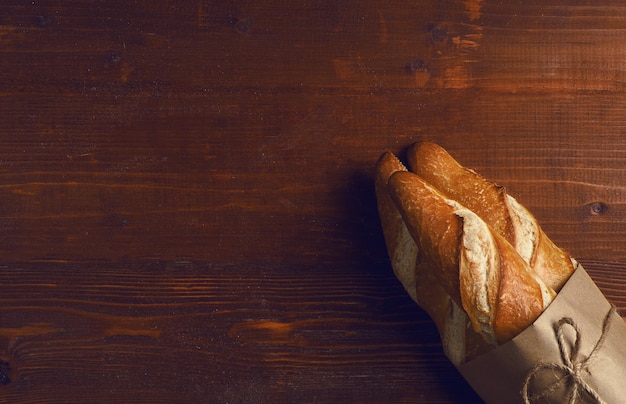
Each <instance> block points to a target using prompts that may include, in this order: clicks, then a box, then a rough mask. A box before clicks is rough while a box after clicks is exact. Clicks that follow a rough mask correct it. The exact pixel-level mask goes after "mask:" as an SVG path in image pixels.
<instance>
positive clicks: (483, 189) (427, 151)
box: [407, 142, 576, 292]
mask: <svg viewBox="0 0 626 404" xmlns="http://www.w3.org/2000/svg"><path fill="white" fill-rule="evenodd" d="M407 157H408V161H409V167H410V168H411V171H412V172H414V173H416V174H417V175H419V176H420V177H422V178H423V179H424V180H425V181H427V182H428V183H429V184H431V185H432V186H433V187H435V188H437V189H438V190H439V191H440V192H441V193H442V194H444V195H445V196H446V197H448V198H450V199H453V200H456V201H457V202H459V203H460V204H461V205H463V206H465V207H466V208H468V209H469V210H471V211H473V212H474V213H476V214H477V215H478V216H480V217H481V218H482V219H483V220H484V221H485V222H486V223H487V224H488V225H489V226H491V228H492V229H493V230H494V231H495V232H497V233H499V234H500V235H502V236H503V237H504V238H505V239H506V240H507V241H509V242H510V243H511V244H512V245H513V246H514V247H515V250H516V251H517V252H518V253H519V254H520V255H521V256H522V258H523V259H524V260H525V261H526V262H527V263H528V264H529V265H530V266H531V268H532V269H533V270H534V271H535V272H536V273H537V275H538V276H539V277H540V278H541V279H542V280H543V281H544V282H545V284H546V285H547V286H549V287H550V288H551V289H553V290H554V291H556V292H558V291H559V290H560V289H561V287H562V286H563V284H565V282H566V281H567V280H568V279H569V277H570V275H571V274H572V273H573V272H574V269H575V266H576V265H575V261H574V260H573V259H572V258H571V257H570V256H569V254H567V252H565V251H564V250H562V249H560V248H558V247H557V246H556V245H555V244H554V243H553V242H552V241H551V240H550V239H549V238H548V236H547V235H546V234H545V233H544V232H543V230H542V229H541V227H540V226H539V224H538V223H537V220H536V219H535V217H534V216H533V215H532V214H531V213H530V212H529V211H528V210H527V209H525V208H524V207H523V206H522V205H521V204H520V203H518V202H517V201H516V200H515V198H513V197H512V196H510V195H509V194H507V192H506V189H505V188H504V187H501V186H498V185H496V184H495V183H493V182H491V181H488V180H486V179H485V178H483V177H482V176H480V175H479V174H478V173H476V172H475V171H473V170H470V169H468V168H465V167H463V166H461V164H459V163H458V162H457V161H456V160H455V159H454V158H453V157H452V156H450V154H448V152H447V151H446V150H445V149H443V148H442V147H441V146H439V145H437V144H434V143H430V142H420V143H415V144H413V145H412V146H411V147H410V148H409V150H408V153H407Z"/></svg>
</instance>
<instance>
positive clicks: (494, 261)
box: [447, 200, 500, 345]
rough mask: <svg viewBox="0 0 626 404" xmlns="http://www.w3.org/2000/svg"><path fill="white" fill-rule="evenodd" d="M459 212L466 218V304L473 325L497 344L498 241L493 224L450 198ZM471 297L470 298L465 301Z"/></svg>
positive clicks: (462, 263) (462, 260) (462, 275)
mask: <svg viewBox="0 0 626 404" xmlns="http://www.w3.org/2000/svg"><path fill="white" fill-rule="evenodd" d="M447 203H448V204H449V205H450V206H452V207H453V208H455V212H454V213H455V214H456V215H457V216H459V217H460V218H461V219H463V235H462V240H461V247H462V248H461V251H460V257H459V279H460V282H461V290H462V292H463V291H464V293H461V297H462V299H463V302H462V303H463V307H464V308H465V310H466V311H467V312H468V314H469V317H470V320H471V321H472V325H473V326H474V329H475V330H476V331H479V332H480V333H481V334H482V335H483V336H484V337H485V338H487V340H488V341H489V342H490V343H492V344H494V345H495V344H496V339H495V335H494V330H493V326H494V324H493V322H494V320H495V316H494V315H493V312H494V310H495V307H493V303H492V300H493V299H494V296H492V293H491V292H492V291H491V290H490V289H489V285H498V283H499V276H500V273H499V270H498V269H499V263H498V257H497V254H495V253H494V252H495V251H497V248H496V245H495V241H494V239H493V236H492V235H491V231H490V230H489V226H487V224H486V223H485V222H484V221H483V220H482V219H481V218H480V217H478V215H476V214H475V213H474V212H472V211H471V210H469V209H467V208H465V207H463V206H462V205H460V204H459V203H458V202H455V201H452V200H448V201H447ZM465 299H469V300H470V301H465Z"/></svg>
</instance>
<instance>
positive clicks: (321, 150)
mask: <svg viewBox="0 0 626 404" xmlns="http://www.w3.org/2000/svg"><path fill="white" fill-rule="evenodd" d="M624 29H626V8H625V7H624V6H623V5H621V4H619V2H610V1H593V2H588V1H561V2H555V1H548V2H546V1H543V0H542V1H538V0H537V1H525V2H521V1H511V2H506V1H505V2H502V1H492V0H484V1H481V0H468V1H456V0H449V1H435V0H420V1H414V2H407V1H384V2H381V1H369V0H367V1H356V0H353V1H342V0H339V1H327V0H312V1H287V0H280V1H270V0H259V1H243V0H242V1H237V0H223V1H212V0H196V1H192V0H188V1H187V0H156V1H148V0H136V1H121V0H103V1H76V0H58V1H30V0H29V1H22V0H19V1H18V0H5V1H2V3H1V4H0V113H1V115H0V264H1V266H0V288H1V293H0V303H1V307H0V360H1V362H0V371H1V372H2V374H0V376H2V377H0V402H3V403H4V402H6V403H71V402H80V403H95V402H103V403H104V402H106V403H112V402H150V403H156V402H163V403H195V402H198V403H200V402H207V403H208V402H212V403H213V402H215V403H227V402H228V403H276V402H298V403H328V402H405V403H407V402H440V403H461V402H463V403H467V402H477V401H479V400H478V399H477V397H476V396H475V395H474V394H473V392H472V391H471V389H470V388H469V387H468V386H467V385H466V384H465V382H464V381H463V380H462V378H461V377H460V376H459V374H458V373H457V372H456V370H455V369H454V368H453V367H452V366H451V365H450V364H449V363H448V361H447V360H446V358H445V357H444V356H443V354H442V352H441V347H440V344H439V340H438V335H437V332H436V330H435V328H434V326H433V325H432V323H431V322H430V320H429V319H428V317H427V316H426V314H425V313H424V312H423V311H421V310H420V309H419V308H418V307H417V306H416V305H415V304H414V303H412V301H411V300H410V299H409V298H408V297H407V296H406V294H405V293H404V291H403V289H402V287H401V286H400V284H399V283H398V282H397V281H396V280H395V278H394V277H393V274H392V272H391V269H390V266H389V261H388V258H387V256H386V252H385V249H384V245H383V239H382V234H381V230H380V227H379V223H378V217H377V213H376V205H375V200H374V194H373V175H372V174H373V165H374V162H375V160H376V159H377V157H378V156H379V155H380V153H382V152H383V151H384V150H391V151H393V152H396V153H400V154H401V153H402V151H403V150H404V148H405V147H406V146H407V145H409V144H410V143H412V142H414V141H417V140H431V141H435V142H438V143H440V144H441V145H443V146H444V147H446V148H447V149H448V150H449V151H450V152H451V153H452V154H453V155H454V156H455V157H457V159H458V160H460V161H461V162H462V163H463V164H465V165H467V166H470V167H472V168H474V169H476V170H478V171H479V172H481V173H482V174H484V175H485V176H487V177H489V178H492V179H494V180H496V181H497V182H499V183H501V184H503V185H505V186H507V187H508V189H509V191H510V193H511V194H513V195H514V196H516V197H517V198H518V199H519V200H520V201H521V202H522V203H523V204H524V205H526V206H527V207H528V208H529V209H530V210H531V211H532V212H533V213H534V214H535V215H536V216H537V218H538V219H539V221H540V223H541V224H542V226H543V228H544V230H545V231H546V233H548V235H549V236H550V237H551V238H552V239H553V240H554V241H555V242H556V243H557V244H558V245H560V246H562V247H564V248H565V249H567V250H568V251H569V252H570V253H571V254H572V255H573V256H575V257H577V258H578V259H579V260H580V261H581V262H582V263H583V264H584V265H585V267H586V268H587V270H588V272H589V273H590V274H591V276H592V277H593V278H594V279H595V280H596V282H597V283H598V285H599V286H600V287H601V289H602V290H603V291H604V292H605V294H606V295H607V297H608V298H609V299H610V300H611V301H612V302H613V303H615V304H616V306H617V307H618V310H620V312H622V313H623V314H626V298H624V295H625V293H624V292H625V291H626V243H625V240H626V124H625V117H626V98H625V97H624V90H626V41H624V38H623V36H624V35H623V34H624Z"/></svg>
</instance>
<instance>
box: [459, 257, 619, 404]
mask: <svg viewBox="0 0 626 404" xmlns="http://www.w3.org/2000/svg"><path fill="white" fill-rule="evenodd" d="M576 341H578V342H576ZM458 369H459V371H460V372H461V374H462V375H463V376H464V377H465V379H466V380H467V381H468V382H469V383H470V385H472V387H473V388H474V389H475V390H476V392H477V393H478V394H479V395H480V396H481V397H482V398H483V399H484V400H485V401H486V402H487V403H498V404H499V403H517V402H525V401H526V402H531V403H567V402H576V403H579V402H604V403H610V404H613V403H626V325H625V324H624V320H622V318H621V317H620V316H619V315H618V314H617V313H616V312H615V309H614V307H613V306H612V305H611V304H610V303H609V302H608V301H607V300H606V298H605V297H604V295H603V294H602V292H601V291H600V290H599V289H598V287H597V286H596V285H595V283H594V282H593V280H591V278H590V277H589V275H588V274H587V272H586V271H585V270H584V268H583V267H582V266H581V265H579V266H578V268H577V269H576V271H575V272H574V274H573V275H572V276H571V277H570V279H569V280H568V281H567V283H566V284H565V285H564V286H563V288H562V289H561V291H560V292H559V294H558V295H557V297H556V299H555V300H554V301H553V302H552V303H551V304H550V306H548V308H547V309H546V311H545V312H544V313H543V314H542V315H541V316H540V317H539V318H538V319H537V320H536V321H535V323H533V325H531V326H530V327H528V328H527V329H526V330H524V331H523V332H522V333H521V334H520V335H518V336H517V337H515V338H514V339H513V340H511V341H509V342H507V343H506V344H504V345H502V346H500V347H498V348H496V349H495V350H493V351H491V352H489V353H487V354H485V355H482V356H480V357H478V358H476V359H474V360H472V361H470V362H468V363H465V364H463V365H461V366H459V367H458ZM571 396H575V397H576V400H575V401H570V399H571Z"/></svg>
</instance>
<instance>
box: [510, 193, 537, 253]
mask: <svg viewBox="0 0 626 404" xmlns="http://www.w3.org/2000/svg"><path fill="white" fill-rule="evenodd" d="M505 202H506V208H507V210H508V212H509V216H510V217H511V220H512V221H513V228H514V229H515V234H514V235H513V239H514V247H515V250H516V251H517V253H518V254H519V255H520V256H521V257H522V258H523V259H524V261H526V263H528V264H529V265H530V263H531V262H532V258H533V255H535V252H536V249H537V242H538V234H539V228H538V226H537V223H536V222H535V221H534V220H533V219H532V216H531V214H530V212H528V210H526V209H525V208H524V207H523V206H522V205H520V204H519V202H517V200H516V199H515V198H513V197H512V196H511V195H506V200H505Z"/></svg>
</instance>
